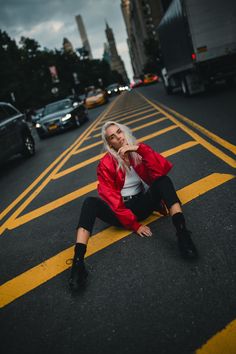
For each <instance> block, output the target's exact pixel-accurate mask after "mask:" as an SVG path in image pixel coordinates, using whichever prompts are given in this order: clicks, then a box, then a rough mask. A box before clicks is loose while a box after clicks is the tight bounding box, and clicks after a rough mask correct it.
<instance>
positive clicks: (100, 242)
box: [0, 173, 234, 307]
mask: <svg viewBox="0 0 236 354" xmlns="http://www.w3.org/2000/svg"><path fill="white" fill-rule="evenodd" d="M233 178H234V176H233V175H230V174H220V173H213V174H211V175H209V176H207V177H204V178H202V179H200V180H198V181H196V182H194V183H192V184H190V185H188V186H186V187H184V188H182V189H180V190H179V191H178V192H177V193H178V196H179V198H180V200H181V201H182V203H183V204H186V203H188V202H190V201H192V200H193V199H195V198H197V197H199V196H200V195H203V194H205V193H206V192H208V191H210V190H212V189H214V188H216V187H218V186H220V185H221V184H223V183H225V182H227V181H230V180H231V179H233ZM159 217H160V216H159V215H158V216H156V215H152V216H150V217H149V218H148V219H146V220H145V224H148V223H150V222H153V221H155V220H157V219H158V218H159ZM130 234H131V232H130V231H128V230H119V229H116V228H113V227H109V228H108V229H106V230H105V231H101V232H99V233H98V234H96V235H94V236H93V237H91V238H90V240H89V244H88V251H87V254H86V256H87V257H88V256H90V255H92V254H94V253H96V252H98V251H99V250H101V249H103V248H105V247H107V246H109V245H111V244H112V243H114V242H117V241H118V240H120V239H122V238H124V237H126V236H128V235H130ZM72 256H73V247H70V248H67V249H66V250H64V251H62V252H60V253H58V254H57V255H55V256H54V257H52V258H49V259H47V260H45V261H44V262H42V263H40V264H39V265H37V266H35V267H33V268H31V269H29V270H28V271H26V272H24V273H22V274H20V275H18V276H16V277H15V278H13V279H11V280H9V281H7V282H6V283H4V284H2V285H1V286H0V294H1V296H0V307H4V306H6V305H7V304H9V303H11V302H12V301H14V300H16V299H17V298H19V297H21V296H22V295H24V294H26V293H28V292H29V291H31V290H33V289H34V288H36V287H37V286H39V285H41V284H43V283H45V282H46V281H48V280H50V279H52V278H53V277H55V276H56V275H58V274H60V273H61V272H63V271H64V270H66V269H67V268H69V267H70V265H68V264H66V260H67V259H69V258H72Z"/></svg>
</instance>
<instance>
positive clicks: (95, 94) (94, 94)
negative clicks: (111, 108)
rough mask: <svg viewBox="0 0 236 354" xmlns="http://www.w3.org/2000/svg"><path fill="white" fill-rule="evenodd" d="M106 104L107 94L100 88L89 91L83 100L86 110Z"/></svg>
mask: <svg viewBox="0 0 236 354" xmlns="http://www.w3.org/2000/svg"><path fill="white" fill-rule="evenodd" d="M107 102H108V97H107V94H106V92H105V91H103V90H102V89H100V88H98V89H94V90H91V91H89V92H88V93H87V95H86V98H85V106H86V108H94V107H97V106H100V105H102V104H105V103H107Z"/></svg>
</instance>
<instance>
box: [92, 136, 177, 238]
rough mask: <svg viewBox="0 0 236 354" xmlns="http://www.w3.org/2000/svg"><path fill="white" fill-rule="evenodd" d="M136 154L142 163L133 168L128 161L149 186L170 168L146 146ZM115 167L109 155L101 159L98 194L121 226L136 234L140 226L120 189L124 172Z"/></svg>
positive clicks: (140, 146)
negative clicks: (126, 204) (124, 200)
mask: <svg viewBox="0 0 236 354" xmlns="http://www.w3.org/2000/svg"><path fill="white" fill-rule="evenodd" d="M137 153H138V154H139V155H140V156H141V157H142V162H141V163H140V164H138V165H136V166H134V163H133V161H132V160H130V164H131V166H132V167H133V168H134V170H135V171H136V173H137V174H138V175H139V177H140V178H141V179H142V180H143V181H144V182H145V183H146V184H147V185H149V186H150V185H151V184H152V182H153V181H154V180H155V179H157V178H158V177H160V176H163V175H166V174H167V173H168V172H169V171H170V169H171V168H172V164H171V163H170V162H169V161H168V160H166V158H164V157H163V156H161V155H160V154H158V153H157V152H156V151H154V150H152V148H151V147H150V146H148V145H146V144H142V143H141V144H139V147H138V150H137ZM117 166H118V163H117V161H116V159H115V158H114V157H113V156H112V155H111V154H109V153H107V154H106V155H105V156H104V157H103V158H102V159H101V161H100V163H99V165H98V168H97V176H98V193H99V195H100V197H101V198H102V199H103V200H104V201H105V202H106V203H107V204H108V205H109V206H110V208H111V209H112V210H113V211H114V213H115V214H116V216H117V218H118V220H119V221H120V222H121V224H122V225H123V226H124V227H125V228H126V229H130V230H133V231H135V232H136V231H137V230H138V228H139V227H140V226H141V224H140V223H139V222H138V221H137V218H136V216H135V215H134V214H133V213H132V211H131V210H130V209H127V208H126V206H125V204H124V202H123V199H122V196H121V189H122V188H123V186H124V183H125V171H122V169H119V170H118V171H117Z"/></svg>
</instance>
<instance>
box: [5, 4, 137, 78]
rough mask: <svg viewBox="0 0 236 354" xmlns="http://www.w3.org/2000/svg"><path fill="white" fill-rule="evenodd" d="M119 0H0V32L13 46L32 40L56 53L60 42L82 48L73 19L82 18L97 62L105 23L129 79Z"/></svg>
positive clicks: (128, 58) (129, 64)
mask: <svg viewBox="0 0 236 354" xmlns="http://www.w3.org/2000/svg"><path fill="white" fill-rule="evenodd" d="M120 3H121V0H0V29H1V30H4V31H6V32H7V33H8V34H9V35H10V37H11V38H14V39H15V40H16V41H17V43H19V39H20V37H21V36H25V37H30V38H33V39H35V40H36V41H37V42H39V44H40V45H41V47H42V48H44V47H47V48H49V49H55V48H57V49H60V48H61V47H62V41H63V38H64V37H66V38H68V39H69V40H70V41H71V43H72V45H73V47H74V48H79V47H81V46H82V42H81V39H80V35H79V32H78V28H77V24H76V22H75V16H76V15H79V14H80V15H82V17H83V21H84V25H85V27H86V30H87V35H88V39H89V42H90V46H91V49H92V54H93V57H94V58H96V59H97V58H98V59H101V58H102V54H103V48H104V42H105V41H106V36H105V20H106V21H107V22H108V24H109V26H110V27H111V28H112V29H113V33H114V36H115V40H116V45H117V50H118V53H119V55H120V56H121V58H122V59H123V61H124V63H125V68H126V71H127V74H128V76H129V78H130V79H132V76H133V71H132V68H131V63H130V57H129V52H128V46H127V41H126V40H127V33H126V28H125V23H124V20H123V16H122V12H121V8H120Z"/></svg>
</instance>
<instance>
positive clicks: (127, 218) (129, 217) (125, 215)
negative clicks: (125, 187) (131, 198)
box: [97, 162, 141, 232]
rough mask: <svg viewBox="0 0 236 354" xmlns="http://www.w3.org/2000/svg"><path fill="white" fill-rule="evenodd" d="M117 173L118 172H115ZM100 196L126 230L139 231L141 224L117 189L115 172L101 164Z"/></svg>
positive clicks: (99, 177) (99, 174)
mask: <svg viewBox="0 0 236 354" xmlns="http://www.w3.org/2000/svg"><path fill="white" fill-rule="evenodd" d="M115 173H116V171H115ZM97 176H98V194H99V195H100V197H101V198H102V199H103V200H104V201H105V202H106V203H107V204H108V205H109V206H110V208H111V209H112V210H113V211H114V213H115V214H116V217H117V219H118V220H119V221H120V223H121V224H122V225H123V226H124V228H126V229H129V230H133V231H135V232H136V231H137V230H138V228H139V227H140V226H141V224H140V223H139V222H138V221H137V218H136V216H135V215H134V214H133V213H132V211H131V210H130V209H127V208H126V206H125V204H124V202H123V199H122V196H121V192H120V190H119V189H117V188H116V187H115V183H114V179H115V176H114V171H111V169H109V168H108V167H107V166H106V165H105V164H104V163H102V162H100V163H99V165H98V168H97Z"/></svg>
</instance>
